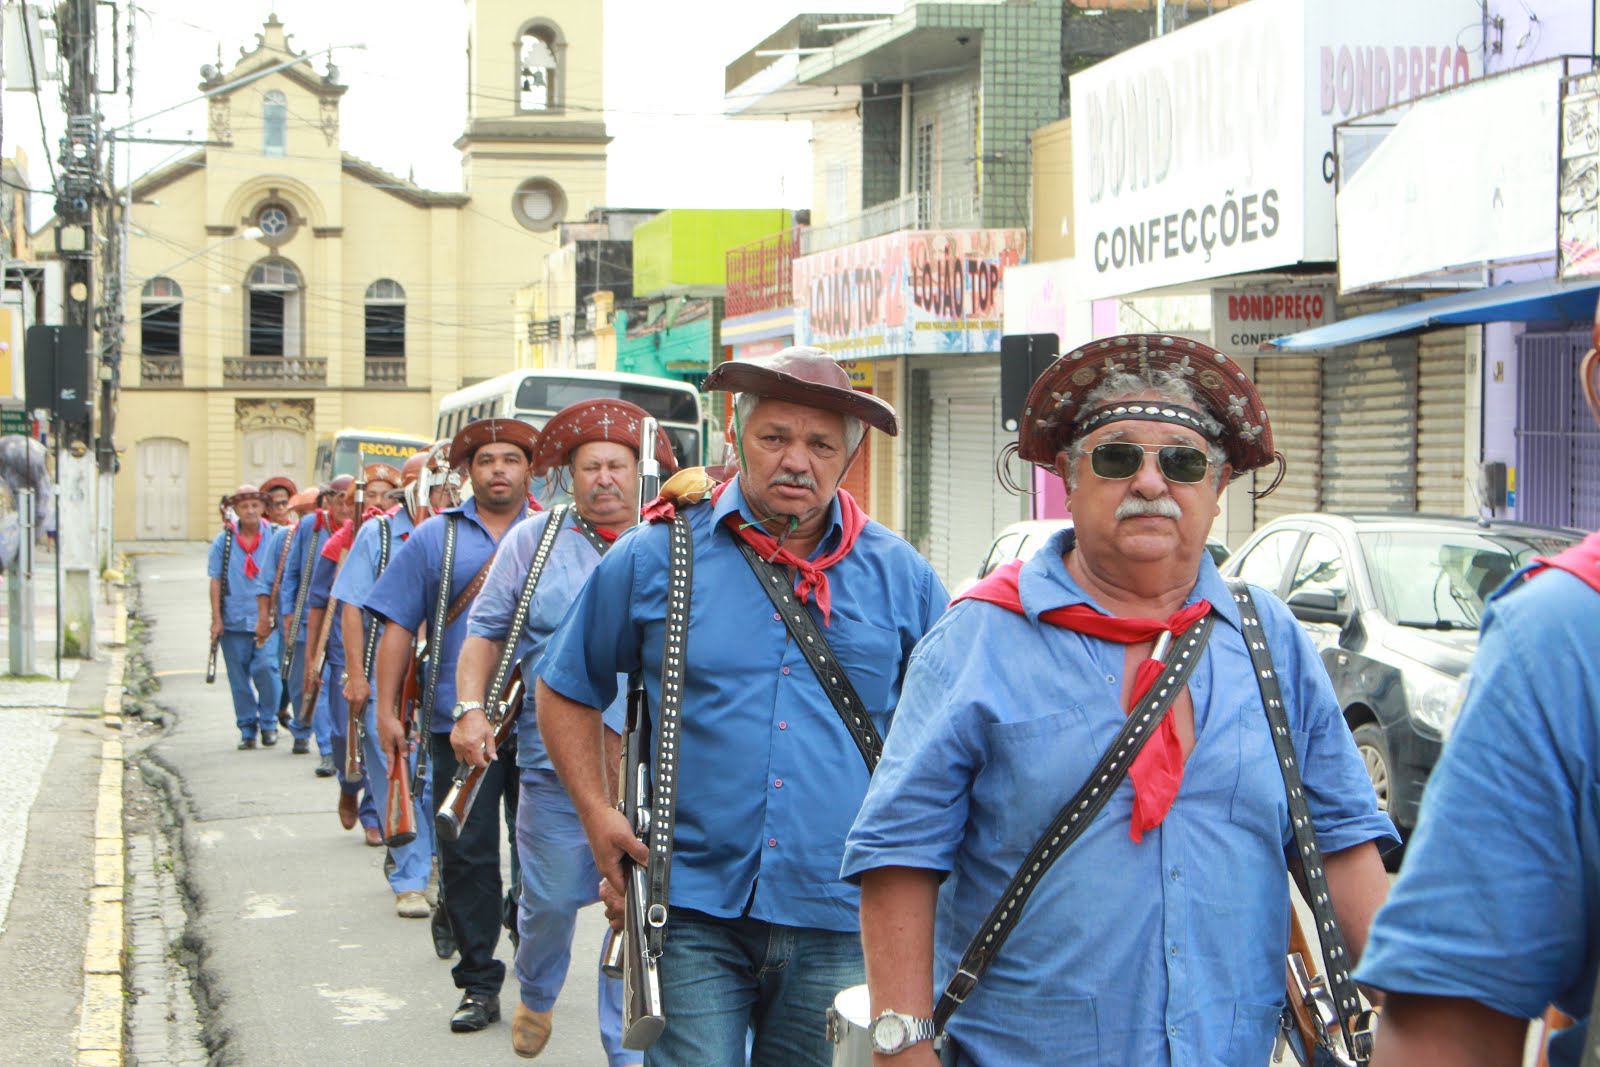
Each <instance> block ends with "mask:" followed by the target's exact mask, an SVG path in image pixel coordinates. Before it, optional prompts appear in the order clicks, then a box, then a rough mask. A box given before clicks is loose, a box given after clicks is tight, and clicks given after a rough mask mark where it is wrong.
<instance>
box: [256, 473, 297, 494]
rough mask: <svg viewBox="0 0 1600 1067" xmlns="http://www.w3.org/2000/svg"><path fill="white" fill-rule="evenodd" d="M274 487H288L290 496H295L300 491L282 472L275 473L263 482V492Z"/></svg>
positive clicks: (269, 490)
mask: <svg viewBox="0 0 1600 1067" xmlns="http://www.w3.org/2000/svg"><path fill="white" fill-rule="evenodd" d="M274 489H287V490H289V495H290V496H294V495H295V493H296V492H298V491H299V490H298V489H297V488H296V486H295V484H294V482H293V481H291V480H290V479H289V478H288V477H287V476H285V475H282V474H275V475H273V476H272V477H271V478H268V479H267V480H266V481H264V482H262V483H261V491H262V492H263V493H270V492H272V491H273V490H274Z"/></svg>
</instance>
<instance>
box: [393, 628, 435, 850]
mask: <svg viewBox="0 0 1600 1067" xmlns="http://www.w3.org/2000/svg"><path fill="white" fill-rule="evenodd" d="M419 643H420V644H425V643H426V642H425V641H424V640H423V639H422V638H416V639H413V641H412V646H411V647H412V657H411V663H410V665H409V667H408V668H407V670H406V674H405V678H404V679H402V680H401V682H400V721H401V722H402V723H404V725H405V732H406V742H407V744H406V750H407V751H408V752H409V751H410V748H411V744H412V743H413V742H414V743H416V744H417V745H425V744H427V743H428V736H427V734H426V733H424V732H423V731H424V730H426V728H427V726H428V724H427V723H425V722H423V721H422V720H421V718H420V714H419V713H420V707H419V705H420V703H421V700H422V696H421V690H422V685H421V674H422V665H421V663H420V662H419V660H418V658H417V654H416V652H417V646H418V644H419ZM418 759H419V761H420V759H421V757H420V755H419V757H418ZM414 785H416V783H414V782H413V781H412V779H411V773H410V770H409V769H408V768H407V767H406V761H405V760H403V759H395V758H394V757H393V756H390V757H389V805H388V807H389V810H388V813H387V818H386V819H385V820H384V827H385V829H384V838H383V843H384V844H386V845H388V846H389V847H390V848H399V847H400V846H401V845H409V844H411V842H412V841H415V840H416V838H417V820H416V815H415V812H416V791H415V790H414V789H413V786H414ZM421 788H422V787H421V786H420V785H416V789H421Z"/></svg>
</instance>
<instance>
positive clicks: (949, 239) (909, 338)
mask: <svg viewBox="0 0 1600 1067" xmlns="http://www.w3.org/2000/svg"><path fill="white" fill-rule="evenodd" d="M1026 247H1027V233H1026V231H1024V230H1020V229H1016V230H907V231H902V232H899V233H892V234H886V235H884V236H883V237H875V238H873V239H872V240H870V241H861V242H859V243H857V244H853V245H847V246H845V247H844V248H834V249H829V250H828V251H826V252H818V253H816V254H815V255H810V256H801V257H800V258H798V259H796V260H795V261H794V300H795V343H796V344H801V345H816V346H818V347H820V348H826V349H827V350H828V351H830V352H833V353H834V354H835V355H837V356H838V357H840V358H841V359H865V358H871V357H874V356H892V355H903V354H906V353H948V352H962V353H964V352H998V351H1000V335H1001V333H1002V328H1003V323H1002V318H1001V314H1002V312H1001V309H1002V308H1003V307H1004V306H1005V305H1004V302H1003V300H1002V293H1003V290H1004V280H1005V273H1006V269H1007V268H1008V267H1011V266H1015V265H1017V264H1019V263H1021V262H1022V258H1023V250H1024V249H1025V248H1026Z"/></svg>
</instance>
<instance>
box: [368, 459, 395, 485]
mask: <svg viewBox="0 0 1600 1067" xmlns="http://www.w3.org/2000/svg"><path fill="white" fill-rule="evenodd" d="M361 480H362V481H364V482H388V483H389V484H390V485H391V486H397V485H399V484H400V471H399V470H398V469H397V468H396V467H395V465H394V464H392V463H368V464H367V465H366V466H365V467H362V468H361Z"/></svg>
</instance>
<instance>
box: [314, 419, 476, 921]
mask: <svg viewBox="0 0 1600 1067" xmlns="http://www.w3.org/2000/svg"><path fill="white" fill-rule="evenodd" d="M430 461H432V462H433V469H430V470H429V471H428V473H429V475H430V477H429V478H428V479H426V481H427V483H428V488H430V489H431V490H433V493H432V494H431V495H432V499H431V500H430V494H428V493H426V492H424V493H423V494H421V495H418V494H417V493H415V492H414V490H415V489H416V488H417V487H418V486H419V484H421V482H422V480H423V479H422V476H423V473H424V470H425V469H427V468H429V465H430ZM446 464H447V460H446V457H445V455H444V454H443V453H442V452H440V453H435V452H433V451H432V450H428V451H423V452H418V453H416V454H415V455H413V456H411V458H409V459H407V460H406V461H405V464H404V465H403V466H402V467H401V468H400V488H399V490H397V491H396V494H394V495H399V496H401V497H402V503H401V504H400V505H397V506H395V507H394V508H392V509H391V510H390V511H388V512H386V513H384V514H382V515H377V516H374V517H373V518H371V519H369V520H367V521H366V522H364V523H362V525H361V530H360V532H358V533H357V534H356V538H355V541H354V542H353V543H352V544H351V546H350V554H349V555H348V556H346V557H345V561H344V566H343V567H341V568H340V569H339V577H338V578H337V579H336V580H335V581H334V583H333V596H334V599H336V600H338V601H339V612H340V619H339V629H340V637H341V638H342V639H343V643H344V661H345V663H346V664H360V663H361V662H362V660H363V656H364V654H365V650H366V643H367V642H368V641H369V640H371V638H370V637H369V636H368V633H367V626H368V625H369V620H367V619H365V618H363V611H362V606H363V605H364V604H365V603H366V600H367V595H368V594H369V593H370V592H371V591H372V587H373V585H374V584H375V583H376V582H377V580H378V577H379V576H380V575H381V574H382V572H383V570H384V569H385V567H386V566H387V563H388V560H386V559H385V558H384V549H383V543H384V540H385V537H387V540H388V559H393V558H394V555H395V553H396V552H398V551H399V550H400V546H401V545H402V544H404V543H405V542H406V540H407V539H409V538H410V536H411V531H412V530H414V529H416V527H417V525H418V524H419V523H421V522H423V521H425V520H426V519H427V518H428V517H429V516H431V515H432V514H434V512H435V511H436V510H441V509H443V508H447V507H454V506H456V504H457V503H458V501H457V500H456V499H455V498H454V496H453V495H452V493H451V489H450V486H449V485H448V484H447V482H446V481H445V477H446V476H448V475H449V474H450V473H451V472H450V471H449V470H448V469H447V468H446ZM438 468H446V469H443V470H440V469H438ZM435 475H436V477H435ZM370 624H371V625H374V626H377V627H379V630H380V632H381V630H382V626H383V624H382V623H380V622H377V621H376V620H371V621H370ZM342 695H343V696H344V699H345V701H346V703H347V704H348V705H349V706H350V707H355V708H361V709H362V711H361V715H362V721H363V724H364V725H363V730H362V733H363V735H364V736H363V737H362V738H361V758H362V761H363V763H364V765H365V767H366V772H367V788H368V789H369V790H370V791H371V795H372V799H373V803H374V804H375V805H376V806H377V809H378V811H380V812H387V811H388V810H389V760H388V757H387V756H386V755H385V754H384V751H383V747H382V746H381V745H380V744H379V743H378V727H377V720H376V717H375V716H376V710H377V709H376V708H375V706H374V705H373V703H372V701H371V700H370V699H369V698H370V697H371V695H372V692H371V681H370V679H369V678H368V677H367V676H366V674H365V672H364V671H362V670H361V669H360V668H359V667H357V668H356V669H354V670H352V669H350V667H349V666H347V667H346V668H345V673H344V686H343V693H342ZM408 767H409V769H410V770H415V762H414V761H413V762H412V763H411V764H408ZM414 803H415V805H416V806H417V807H418V808H419V811H418V812H417V813H415V815H414V817H415V820H416V827H417V836H416V837H415V839H413V840H412V841H411V842H410V843H409V844H405V845H390V846H389V863H387V864H385V868H384V869H385V873H386V874H387V876H388V879H389V888H390V889H391V890H393V891H394V895H395V913H396V914H398V915H399V916H400V917H401V918H402V919H426V918H428V917H429V916H430V915H432V913H433V912H432V909H431V908H430V907H429V906H428V900H427V897H426V896H425V895H424V890H425V889H427V886H428V875H429V873H430V871H431V870H432V868H433V818H432V814H433V804H432V791H431V790H429V789H424V790H423V791H422V795H421V796H418V797H415V798H414ZM385 829H386V830H387V828H385Z"/></svg>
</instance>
